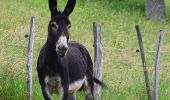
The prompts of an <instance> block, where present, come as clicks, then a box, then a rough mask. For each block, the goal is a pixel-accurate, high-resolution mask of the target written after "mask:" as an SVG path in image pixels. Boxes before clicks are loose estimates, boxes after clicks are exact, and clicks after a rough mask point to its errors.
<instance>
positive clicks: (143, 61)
mask: <svg viewBox="0 0 170 100" xmlns="http://www.w3.org/2000/svg"><path fill="white" fill-rule="evenodd" d="M135 28H136V32H137V36H138V42H139V48H140V53H141V58H142V64H143V71H144V76H145V84H146V90H147V95H148V100H151V92H150V84H149V78H148V69H147V66H146V61H145V54H144V47H143V41H142V36H141V32H140V27H139V25H136V26H135Z"/></svg>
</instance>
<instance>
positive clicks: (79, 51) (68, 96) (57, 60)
mask: <svg viewBox="0 0 170 100" xmlns="http://www.w3.org/2000/svg"><path fill="white" fill-rule="evenodd" d="M48 2H49V9H50V11H51V20H50V21H49V25H48V36H47V41H46V43H45V44H44V46H43V47H42V49H41V51H40V54H39V57H38V62H37V73H38V78H39V83H40V85H41V90H42V94H43V96H44V99H45V100H52V99H53V98H52V94H54V93H57V94H59V95H60V99H61V100H76V96H75V94H76V91H78V90H84V91H85V94H86V96H85V99H86V100H94V94H93V92H94V83H97V84H99V85H100V86H102V87H104V83H103V82H102V81H100V80H98V79H96V78H95V77H94V76H93V63H92V59H91V57H90V54H89V52H88V51H87V49H86V48H85V47H84V46H83V45H82V44H80V43H77V42H70V41H69V28H70V27H71V23H70V20H69V15H70V14H71V12H72V11H73V9H74V7H75V4H76V0H68V2H67V5H66V7H65V9H64V11H63V12H61V11H58V10H57V1H56V0H48Z"/></svg>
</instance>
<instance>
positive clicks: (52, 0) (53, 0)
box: [48, 0, 58, 18]
mask: <svg viewBox="0 0 170 100" xmlns="http://www.w3.org/2000/svg"><path fill="white" fill-rule="evenodd" d="M48 3H49V9H50V11H51V18H52V17H54V16H56V15H57V13H58V10H57V0H48Z"/></svg>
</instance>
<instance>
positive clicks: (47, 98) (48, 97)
mask: <svg viewBox="0 0 170 100" xmlns="http://www.w3.org/2000/svg"><path fill="white" fill-rule="evenodd" d="M41 89H42V94H43V96H44V99H45V100H53V98H52V94H51V92H50V90H49V89H48V88H47V87H44V86H41Z"/></svg>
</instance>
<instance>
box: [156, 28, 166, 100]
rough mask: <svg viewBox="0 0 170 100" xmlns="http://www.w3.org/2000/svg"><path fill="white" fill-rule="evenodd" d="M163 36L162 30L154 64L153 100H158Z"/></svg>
mask: <svg viewBox="0 0 170 100" xmlns="http://www.w3.org/2000/svg"><path fill="white" fill-rule="evenodd" d="M163 36H164V32H163V31H162V30H160V33H159V37H158V43H157V49H156V56H155V64H154V87H153V100H158V87H159V64H160V56H161V47H162V44H163Z"/></svg>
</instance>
